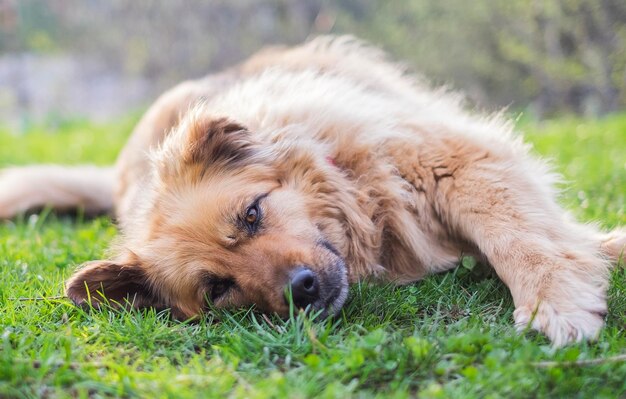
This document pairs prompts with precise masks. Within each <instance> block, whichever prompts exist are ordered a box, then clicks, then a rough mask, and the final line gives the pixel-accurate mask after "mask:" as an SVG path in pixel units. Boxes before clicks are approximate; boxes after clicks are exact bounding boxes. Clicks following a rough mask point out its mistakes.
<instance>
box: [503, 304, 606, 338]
mask: <svg viewBox="0 0 626 399" xmlns="http://www.w3.org/2000/svg"><path fill="white" fill-rule="evenodd" d="M563 300H564V301H566V300H567V299H565V298H564V299H563ZM571 305H572V304H571V303H570V304H564V306H560V305H559V304H557V303H551V302H548V301H543V302H539V303H538V304H535V305H522V306H519V307H518V308H517V309H516V310H515V312H514V313H513V318H514V319H515V326H516V328H517V329H518V331H524V330H526V329H528V328H532V329H534V330H537V331H540V332H542V333H544V334H545V335H546V336H547V337H548V338H550V340H551V341H552V344H553V345H554V346H557V347H559V346H563V345H567V344H569V343H572V342H579V341H582V340H594V339H596V338H597V336H598V334H599V332H600V329H602V326H603V325H604V315H605V314H606V302H605V301H604V300H603V299H600V298H596V299H595V300H594V301H592V303H587V304H585V306H584V307H580V306H571Z"/></svg>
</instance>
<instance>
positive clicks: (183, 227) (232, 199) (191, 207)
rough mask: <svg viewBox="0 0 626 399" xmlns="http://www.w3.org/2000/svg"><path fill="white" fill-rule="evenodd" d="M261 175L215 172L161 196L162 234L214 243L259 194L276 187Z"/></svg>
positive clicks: (274, 183)
mask: <svg viewBox="0 0 626 399" xmlns="http://www.w3.org/2000/svg"><path fill="white" fill-rule="evenodd" d="M260 177H262V174H261V175H259V174H257V173H249V172H246V171H242V172H241V173H235V174H224V175H214V176H210V177H207V178H206V179H203V180H202V181H201V182H199V183H197V184H193V185H189V186H187V187H179V188H178V189H176V190H175V191H173V192H170V193H168V194H167V195H164V196H163V197H162V198H161V199H160V204H158V206H159V208H160V209H161V211H162V212H161V213H162V214H163V215H165V218H164V219H162V220H161V221H160V223H159V226H158V228H159V229H160V230H162V234H171V233H172V232H177V234H185V235H186V236H187V239H189V240H197V241H200V242H210V243H213V242H216V240H221V239H223V238H224V237H227V236H228V235H230V234H231V233H232V230H233V227H234V223H235V222H236V220H237V218H238V217H240V216H241V214H242V212H243V211H245V209H246V208H247V207H248V206H249V205H250V204H251V203H252V202H253V201H254V199H255V198H257V197H258V196H259V195H262V194H266V193H268V192H270V191H272V190H274V189H275V188H276V187H277V186H278V184H279V183H278V181H276V180H273V179H267V178H260Z"/></svg>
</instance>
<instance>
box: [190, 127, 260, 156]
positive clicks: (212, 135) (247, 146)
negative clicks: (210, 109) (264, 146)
mask: <svg viewBox="0 0 626 399" xmlns="http://www.w3.org/2000/svg"><path fill="white" fill-rule="evenodd" d="M253 154H254V145H253V143H252V140H251V137H250V133H249V131H248V130H247V129H246V128H245V127H243V126H242V125H240V124H238V123H236V122H234V121H232V120H230V119H227V118H213V119H207V118H204V119H202V118H194V119H193V121H192V122H191V124H190V127H189V133H188V135H187V140H186V143H185V151H184V153H183V160H184V161H185V162H187V163H194V164H203V165H206V166H209V165H220V166H226V167H228V166H233V167H239V166H241V164H242V163H245V162H248V161H249V160H250V158H251V157H252V155H253Z"/></svg>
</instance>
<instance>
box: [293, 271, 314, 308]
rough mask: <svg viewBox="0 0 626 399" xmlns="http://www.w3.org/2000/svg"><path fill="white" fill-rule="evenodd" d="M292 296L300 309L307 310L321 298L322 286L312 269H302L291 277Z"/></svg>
mask: <svg viewBox="0 0 626 399" xmlns="http://www.w3.org/2000/svg"><path fill="white" fill-rule="evenodd" d="M289 285H290V286H291V296H292V298H293V303H294V305H296V306H297V307H299V308H306V307H307V305H310V304H312V303H313V302H315V301H316V300H317V299H318V298H319V292H320V284H319V281H318V280H317V276H316V275H315V273H313V271H311V269H307V268H300V269H297V270H296V271H295V272H294V273H293V274H292V275H291V281H290V282H289Z"/></svg>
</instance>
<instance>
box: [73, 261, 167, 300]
mask: <svg viewBox="0 0 626 399" xmlns="http://www.w3.org/2000/svg"><path fill="white" fill-rule="evenodd" d="M66 294H67V296H68V297H69V298H70V299H71V300H72V301H73V302H74V303H75V304H76V305H79V306H86V305H89V304H91V306H93V307H95V308H100V306H101V305H102V304H103V303H108V304H110V305H111V306H113V307H127V306H132V307H134V308H146V307H155V308H163V306H162V305H161V304H160V303H159V301H158V300H157V298H156V297H155V296H154V295H153V294H152V292H151V289H150V286H149V283H148V280H147V278H146V274H145V272H144V271H143V269H142V268H141V266H139V265H136V264H128V265H126V264H118V263H115V262H112V261H106V260H96V261H92V262H87V263H86V264H84V265H83V266H82V267H81V268H80V269H79V270H78V271H77V272H76V273H75V274H74V275H73V276H72V277H71V278H70V279H69V280H68V281H67V284H66Z"/></svg>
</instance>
